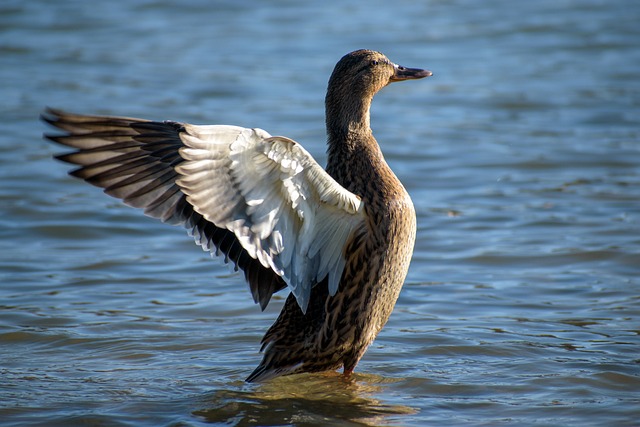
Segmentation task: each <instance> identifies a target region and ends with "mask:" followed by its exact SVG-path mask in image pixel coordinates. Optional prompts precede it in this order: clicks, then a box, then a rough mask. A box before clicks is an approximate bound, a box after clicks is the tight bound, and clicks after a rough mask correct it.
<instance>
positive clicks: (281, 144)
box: [45, 50, 431, 381]
mask: <svg viewBox="0 0 640 427" xmlns="http://www.w3.org/2000/svg"><path fill="white" fill-rule="evenodd" d="M429 75H431V73H430V72H428V71H423V70H417V69H406V68H403V67H399V66H397V65H395V64H392V63H391V62H389V60H388V59H387V58H386V57H385V56H384V55H382V54H380V53H378V52H373V51H367V50H361V51H356V52H352V53H350V54H348V55H345V56H344V57H343V58H342V59H341V60H340V62H338V64H337V65H336V68H335V70H334V72H333V74H332V76H331V79H330V81H329V89H328V92H327V98H326V113H327V134H328V162H327V168H326V173H325V172H324V171H322V170H321V169H320V168H319V167H318V165H317V163H315V161H313V159H312V158H311V157H310V155H309V154H308V153H306V152H305V151H304V150H303V149H302V148H301V147H300V146H299V145H298V144H296V143H295V142H293V141H291V140H288V139H286V138H282V137H271V136H270V135H268V134H266V132H264V131H260V130H250V129H243V128H236V127H231V126H209V127H208V126H193V125H186V124H180V123H173V122H163V123H159V122H148V121H143V120H138V119H124V118H113V117H104V118H99V117H92V116H77V115H69V114H66V113H62V112H59V111H54V110H48V112H47V116H45V120H47V121H48V122H49V123H51V124H53V125H54V126H56V127H58V128H60V129H63V130H65V131H66V132H67V135H63V136H49V138H50V139H52V140H54V141H56V142H59V143H62V144H65V145H69V146H72V147H74V148H77V149H78V151H76V152H74V153H71V154H69V155H65V156H61V159H62V160H65V161H67V162H70V163H74V164H78V165H80V166H82V167H81V168H80V169H79V170H77V171H75V172H74V174H75V175H76V176H79V177H81V178H83V179H85V180H87V181H88V182H91V183H93V184H95V185H98V186H100V187H103V188H105V191H106V192H107V193H108V194H111V195H114V196H116V197H120V198H122V199H124V200H125V202H127V203H129V204H131V205H133V206H136V207H143V208H145V212H146V213H147V214H149V215H151V216H154V217H157V218H160V219H162V220H163V221H167V222H170V223H180V224H183V225H185V226H186V227H187V228H188V229H189V230H190V231H191V232H192V233H193V234H194V236H195V237H196V241H197V242H198V243H200V244H201V245H202V246H203V247H204V248H206V249H209V250H211V251H213V252H216V253H218V252H222V253H223V254H224V255H225V256H226V258H227V259H231V260H232V261H233V262H234V263H235V264H236V266H237V267H239V268H241V269H242V270H243V271H244V272H245V276H246V278H247V280H248V281H249V284H250V286H251V289H252V292H253V295H254V299H255V300H256V302H260V304H261V306H262V307H263V308H264V307H265V306H266V304H267V303H268V302H269V299H270V297H271V295H272V294H273V293H274V292H277V291H278V290H280V289H282V288H284V287H285V286H289V288H291V290H292V293H291V294H290V295H289V297H288V298H287V300H286V302H285V305H284V308H283V309H282V312H281V313H280V316H279V317H278V319H277V320H276V322H275V323H274V324H273V325H272V326H271V328H270V329H269V330H268V332H267V333H266V335H265V336H264V338H263V341H262V342H263V347H262V349H263V351H264V358H263V360H262V362H261V364H260V365H259V366H258V367H257V368H256V370H255V371H254V372H253V373H252V374H251V375H250V376H249V378H248V379H247V381H263V380H266V379H269V378H272V377H275V376H279V375H286V374H292V373H300V372H318V371H325V370H333V369H337V368H340V367H341V366H344V372H345V374H350V373H351V372H352V371H353V370H354V368H355V366H356V364H357V363H358V361H359V360H360V358H361V357H362V355H363V354H364V353H365V351H366V349H367V347H368V346H369V344H371V342H372V341H373V340H374V339H375V337H376V336H377V334H378V333H379V332H380V330H381V329H382V327H383V326H384V324H385V323H386V322H387V319H388V318H389V315H390V314H391V311H392V310H393V307H394V305H395V302H396V300H397V298H398V295H399V292H400V289H401V287H402V284H403V282H404V279H405V276H406V273H407V269H408V267H409V261H410V259H411V254H412V252H413V245H414V241H415V233H416V217H415V211H414V208H413V204H412V203H411V199H410V197H409V195H408V194H407V192H406V190H405V189H404V187H403V186H402V184H401V183H400V181H399V180H398V178H397V177H396V176H395V175H394V174H393V172H392V171H391V169H390V168H389V166H388V165H387V163H386V162H385V160H384V158H383V156H382V153H381V151H380V148H379V146H378V144H377V142H376V140H375V139H374V137H373V135H372V132H371V129H370V126H369V107H370V104H371V100H372V98H373V96H374V95H375V93H376V92H377V91H378V90H380V89H381V88H382V87H384V86H386V85H387V84H388V83H389V82H392V81H397V80H406V79H417V78H422V77H427V76H429Z"/></svg>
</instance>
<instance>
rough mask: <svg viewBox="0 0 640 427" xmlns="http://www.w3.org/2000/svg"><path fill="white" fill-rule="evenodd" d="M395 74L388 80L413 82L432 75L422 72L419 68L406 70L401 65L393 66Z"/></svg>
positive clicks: (425, 71)
mask: <svg viewBox="0 0 640 427" xmlns="http://www.w3.org/2000/svg"><path fill="white" fill-rule="evenodd" d="M394 69H395V72H394V73H393V75H392V76H391V78H390V79H389V80H390V81H392V82H400V81H402V80H415V79H423V78H425V77H429V76H432V75H433V73H432V72H431V71H429V70H422V69H420V68H407V67H403V66H402V65H395V64H394Z"/></svg>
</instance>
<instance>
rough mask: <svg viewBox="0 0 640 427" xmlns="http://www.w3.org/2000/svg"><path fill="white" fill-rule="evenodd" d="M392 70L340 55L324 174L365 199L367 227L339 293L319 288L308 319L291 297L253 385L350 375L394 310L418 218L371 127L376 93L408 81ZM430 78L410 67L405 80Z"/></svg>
mask: <svg viewBox="0 0 640 427" xmlns="http://www.w3.org/2000/svg"><path fill="white" fill-rule="evenodd" d="M395 70H397V67H394V66H393V64H391V63H390V61H389V60H388V59H387V58H386V57H385V56H384V55H382V54H380V53H378V52H372V51H365V50H361V51H356V52H352V53H350V54H348V55H346V56H345V57H343V58H342V60H341V61H340V62H339V63H338V64H337V65H336V68H335V70H334V72H333V74H332V76H331V78H330V79H329V88H328V92H327V97H326V100H325V103H326V122H327V135H328V162H327V168H326V170H327V172H328V173H329V174H330V175H331V176H332V177H333V178H334V179H335V180H336V181H338V183H340V184H341V185H342V186H343V187H345V188H346V189H347V190H349V191H351V192H352V193H354V194H356V195H358V196H359V197H361V199H362V201H363V202H364V209H365V214H366V218H367V222H366V226H365V227H364V228H363V229H361V230H359V231H358V232H357V233H355V234H354V235H353V236H352V237H351V238H350V239H349V241H348V243H347V245H346V247H345V249H344V253H345V256H346V258H347V263H346V266H345V270H344V272H343V275H342V279H341V281H340V288H339V291H338V293H337V294H336V295H335V296H330V295H329V294H328V293H327V291H326V286H315V287H314V288H313V290H312V297H311V302H310V306H309V308H308V311H307V313H306V314H303V313H302V312H301V311H300V308H299V307H298V305H297V304H296V302H295V299H294V298H292V297H291V296H290V297H289V298H288V299H287V301H286V303H285V306H284V308H283V310H282V312H281V313H280V316H279V317H278V319H277V320H276V322H275V323H274V325H273V326H272V327H271V328H270V329H269V331H268V332H267V334H266V335H265V337H264V338H263V351H264V352H265V356H264V359H263V361H262V363H261V364H260V366H258V367H257V368H256V370H255V371H254V373H253V374H252V375H251V376H250V377H249V378H248V380H249V381H253V380H260V379H264V378H267V377H270V376H273V375H277V374H278V373H279V372H280V369H281V370H282V371H285V372H286V373H293V372H318V371H325V370H333V369H337V368H340V367H344V372H345V374H350V373H351V372H353V370H354V369H355V367H356V365H357V363H358V361H359V360H360V358H361V357H362V356H363V355H364V353H365V351H366V349H367V347H368V346H369V344H371V342H372V341H373V340H374V339H375V337H376V336H377V335H378V333H379V332H380V330H381V329H382V327H383V326H384V325H385V324H386V322H387V320H388V318H389V316H390V314H391V311H392V310H393V307H394V306H395V303H396V300H397V299H398V295H399V293H400V289H401V288H402V285H403V282H404V279H405V276H406V274H407V270H408V268H409V261H410V259H411V255H412V253H413V245H414V241H415V234H416V216H415V211H414V208H413V204H412V202H411V199H410V197H409V194H408V193H407V191H406V190H405V188H404V187H403V186H402V183H401V182H400V180H399V179H398V178H397V177H396V176H395V174H394V173H393V172H392V171H391V169H390V168H389V166H388V165H387V163H386V162H385V160H384V158H383V156H382V152H381V151H380V148H379V146H378V143H377V141H376V140H375V138H374V137H373V134H372V132H371V128H370V126H369V109H370V105H371V100H372V98H373V96H374V95H375V94H376V93H377V92H378V91H379V90H380V89H382V88H383V87H384V86H386V85H387V84H388V83H389V82H390V81H393V80H392V79H394V78H395V79H398V80H400V79H403V78H402V76H397V71H395ZM400 70H401V71H402V70H406V69H403V68H402V67H401V68H400ZM428 75H430V73H429V72H425V71H422V70H407V72H406V75H405V79H409V78H421V77H426V76H428ZM394 76H395V77H394ZM292 367H295V368H294V369H291V368H292Z"/></svg>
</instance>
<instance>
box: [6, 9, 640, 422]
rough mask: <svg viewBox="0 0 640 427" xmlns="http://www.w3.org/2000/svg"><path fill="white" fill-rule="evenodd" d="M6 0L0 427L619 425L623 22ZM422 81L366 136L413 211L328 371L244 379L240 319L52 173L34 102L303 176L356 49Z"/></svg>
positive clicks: (134, 224)
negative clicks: (344, 372) (284, 164)
mask: <svg viewBox="0 0 640 427" xmlns="http://www.w3.org/2000/svg"><path fill="white" fill-rule="evenodd" d="M266 4H267V3H265V2H259V1H242V0H241V1H238V0H234V1H228V2H206V1H199V2H178V1H136V2H84V1H44V0H39V1H12V0H9V1H4V2H2V3H1V4H0V29H1V32H0V61H1V63H2V66H1V67H0V78H1V81H2V89H1V92H0V93H1V94H2V102H1V103H0V109H1V110H2V117H3V120H2V125H1V126H2V132H1V133H0V150H1V151H0V175H1V184H0V199H1V204H0V213H1V215H0V233H1V236H2V240H1V241H0V252H1V255H0V263H1V264H0V268H1V270H0V274H1V281H2V285H1V287H0V424H2V425H47V426H55V425H60V426H68V425H120V426H139V425H149V426H159V425H174V426H178V425H180V426H187V425H189V426H195V425H205V424H209V423H211V424H217V425H233V426H248V425H287V424H292V425H299V426H310V425H336V426H343V425H353V426H355V425H407V426H409V425H412V426H425V425H434V426H440V425H477V426H495V425H518V426H523V425H536V426H565V425H581V426H634V425H639V424H640V338H639V336H638V335H639V332H640V301H639V295H640V292H639V291H640V277H639V276H640V204H639V203H640V202H639V199H640V138H639V136H640V126H639V120H640V79H639V78H638V76H639V75H640V49H639V48H638V41H639V40H640V25H638V22H640V6H639V5H638V4H636V3H635V2H625V1H607V2H604V1H597V0H584V1H557V0H553V1H551V0H550V1H547V0H543V1H537V2H511V1H499V0H490V1H484V2H475V1H470V0H469V1H462V0H459V1H435V0H431V1H423V2H417V1H404V0H400V1H394V2H388V1H372V2H355V1H347V2H338V1H329V2H321V3H318V4H317V5H306V4H303V2H293V1H291V2H289V1H282V2H275V3H274V4H272V5H270V6H269V7H266V6H265V5H266ZM362 47H366V48H372V49H377V50H381V51H383V52H385V53H386V54H387V55H388V56H389V57H390V58H391V59H392V60H393V61H395V62H398V63H401V64H403V65H407V66H413V67H423V68H429V69H431V70H432V71H433V72H434V77H431V78H429V79H426V80H422V81H418V82H407V83H402V84H395V85H392V86H390V87H389V88H386V89H385V90H384V91H383V92H382V93H380V94H379V95H378V96H377V97H376V99H375V100H374V107H373V112H372V113H373V117H372V125H373V128H374V132H375V134H376V136H377V138H378V140H379V141H380V143H381V145H382V148H383V151H384V152H385V154H386V156H387V159H388V161H389V163H390V164H391V166H392V167H393V169H394V170H395V171H396V172H397V175H398V176H399V177H400V178H401V179H402V181H403V182H404V184H405V186H406V187H407V189H408V191H409V192H410V193H411V195H412V197H413V199H414V202H415V205H416V208H417V211H418V225H419V231H418V242H417V245H416V249H415V254H414V259H413V263H412V266H411V269H410V272H409V276H408V278H407V282H406V284H405V287H404V289H403V292H402V294H401V296H400V299H399V301H398V305H397V306H396V310H395V311H394V314H393V316H392V317H391V320H390V321H389V323H388V325H387V327H386V328H385V329H384V330H383V332H382V334H381V335H380V336H379V338H378V339H377V340H376V341H375V342H374V344H373V345H372V346H371V347H370V349H369V351H368V353H367V354H366V355H365V357H364V358H363V360H362V361H361V363H360V364H359V366H358V374H357V375H356V376H355V377H354V378H352V379H350V380H345V379H343V378H341V377H340V376H339V375H337V374H332V373H329V374H323V375H304V376H296V377H288V378H282V379H279V380H275V381H272V382H269V383H266V384H262V385H255V384H245V383H244V382H243V380H244V378H245V377H246V376H247V375H248V374H249V373H250V372H251V370H252V369H253V367H255V365H257V363H258V362H259V360H260V355H259V354H258V348H259V341H260V338H261V336H262V334H263V333H264V332H265V331H266V329H267V327H268V326H269V325H270V324H271V322H273V320H274V319H275V317H276V315H277V312H278V310H279V307H280V306H281V304H282V301H283V298H284V294H283V295H280V296H278V297H277V298H276V299H275V301H274V302H272V304H271V305H270V307H269V308H268V309H267V310H266V311H265V312H264V313H262V312H260V310H259V308H258V307H257V306H255V305H253V303H252V301H251V297H250V294H249V292H248V289H247V287H246V285H245V284H244V282H243V280H242V277H241V275H239V274H237V273H233V272H232V271H231V270H230V269H229V268H228V267H227V266H224V265H223V264H222V262H221V261H220V260H215V259H214V260H211V259H210V258H209V256H208V255H207V254H206V253H203V252H201V251H200V250H199V248H198V247H196V246H195V245H194V244H193V242H192V241H191V240H190V238H189V237H188V236H186V233H185V232H184V230H181V229H178V228H171V227H169V226H166V225H163V224H160V223H157V222H155V221H153V220H150V219H147V218H145V217H144V216H143V215H142V214H141V213H140V212H138V211H136V210H134V209H130V208H127V207H124V206H122V205H121V204H120V203H119V202H118V201H117V200H115V199H110V198H108V197H106V196H104V195H103V194H101V192H100V191H99V190H98V189H95V188H92V187H90V186H88V185H86V184H84V183H82V182H79V181H75V180H73V179H72V178H70V177H68V176H67V175H66V171H67V167H66V166H65V165H62V164H60V163H58V162H55V161H53V160H52V155H53V154H55V153H58V152H60V150H59V148H58V147H53V146H51V145H49V144H47V143H46V142H44V141H43V140H42V139H41V134H42V132H43V131H45V126H44V125H43V124H42V123H40V122H39V121H38V114H39V113H40V112H41V110H42V109H43V107H44V106H45V105H51V106H55V107H61V108H65V109H68V110H72V111H77V112H84V113H104V114H120V115H128V116H138V117H145V118H152V119H174V120H180V121H187V122H192V123H201V124H203V123H225V124H237V125H241V126H249V127H261V128H264V129H266V130H268V131H269V132H271V133H272V134H282V135H286V136H289V137H291V138H294V139H296V140H298V141H300V142H301V143H302V144H303V145H304V146H305V147H306V148H307V149H308V150H309V151H310V152H311V153H312V154H313V155H314V156H316V157H317V158H318V159H319V160H320V161H321V163H324V158H325V156H324V150H325V147H324V140H325V137H324V117H323V113H324V109H323V98H324V90H325V88H326V81H327V79H328V76H329V74H330V72H331V70H332V68H333V65H334V64H335V62H336V61H337V60H338V59H339V58H340V57H341V56H342V55H343V54H344V53H346V52H349V51H351V50H354V49H357V48H362Z"/></svg>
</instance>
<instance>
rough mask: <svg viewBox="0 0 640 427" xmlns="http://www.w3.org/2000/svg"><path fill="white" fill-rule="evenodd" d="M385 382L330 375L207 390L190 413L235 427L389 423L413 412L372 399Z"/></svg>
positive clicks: (291, 377) (371, 377)
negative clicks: (207, 393)
mask: <svg viewBox="0 0 640 427" xmlns="http://www.w3.org/2000/svg"><path fill="white" fill-rule="evenodd" d="M389 381H390V380H389V379H385V378H382V377H379V376H375V375H355V378H354V377H351V378H344V377H343V376H342V375H340V374H338V373H334V372H332V373H325V374H302V375H293V376H289V377H282V378H277V379H275V380H273V381H270V382H268V383H265V384H259V385H257V386H256V385H247V386H244V385H243V386H241V387H239V388H238V389H237V390H219V391H216V392H213V393H211V394H209V395H207V396H204V397H203V401H201V402H200V404H201V405H202V408H201V409H198V410H196V411H193V414H194V415H195V416H197V417H198V418H200V419H202V420H204V421H205V422H209V423H223V424H224V425H232V426H238V427H240V426H276V425H309V426H310V425H322V426H331V425H335V426H345V425H347V426H349V425H366V426H375V425H389V423H390V422H391V423H393V421H392V420H390V419H389V418H391V417H393V418H397V417H398V416H402V415H410V414H415V413H416V412H417V410H416V409H414V408H411V407H409V406H404V405H389V404H385V403H384V402H381V401H380V400H379V399H376V398H375V397H374V396H375V395H376V394H377V393H379V392H380V391H381V390H382V388H383V387H382V384H384V383H388V382H389ZM243 389H244V390H243Z"/></svg>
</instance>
